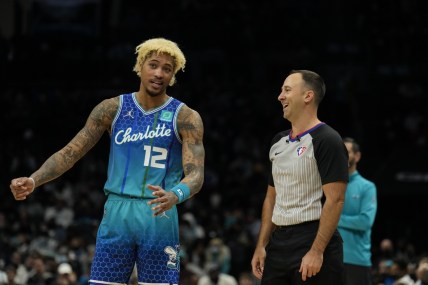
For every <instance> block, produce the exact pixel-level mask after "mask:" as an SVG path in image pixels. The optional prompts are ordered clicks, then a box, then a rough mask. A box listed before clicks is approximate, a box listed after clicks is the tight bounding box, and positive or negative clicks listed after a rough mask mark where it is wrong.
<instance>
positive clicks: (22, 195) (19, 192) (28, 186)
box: [10, 177, 36, 201]
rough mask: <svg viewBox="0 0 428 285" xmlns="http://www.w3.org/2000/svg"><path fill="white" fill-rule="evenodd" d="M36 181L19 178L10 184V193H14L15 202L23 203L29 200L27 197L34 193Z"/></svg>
mask: <svg viewBox="0 0 428 285" xmlns="http://www.w3.org/2000/svg"><path fill="white" fill-rule="evenodd" d="M35 186H36V185H34V180H33V179H31V178H28V177H19V178H15V179H12V181H11V182H10V191H12V194H13V197H15V200H18V201H21V200H25V199H27V196H28V195H30V194H31V193H33V191H34V188H35Z"/></svg>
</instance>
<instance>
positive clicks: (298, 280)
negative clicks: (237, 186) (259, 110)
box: [251, 70, 348, 285]
mask: <svg viewBox="0 0 428 285" xmlns="http://www.w3.org/2000/svg"><path fill="white" fill-rule="evenodd" d="M324 94H325V84H324V80H323V79H322V78H321V76H319V75H318V74H317V73H315V72H313V71H309V70H292V71H291V72H290V74H289V75H288V76H287V78H286V79H285V81H284V84H283V86H282V88H281V94H280V95H279V97H278V100H279V101H280V102H281V105H282V107H283V112H284V118H285V119H287V120H288V121H290V123H291V129H290V130H287V131H283V132H280V133H278V134H277V135H276V136H275V137H274V138H273V140H272V144H271V148H270V152H269V158H270V160H271V168H272V171H271V175H270V179H269V184H268V188H267V193H266V197H265V200H264V204H263V210H262V223H261V227H260V232H259V238H258V242H257V245H256V249H255V252H254V255H253V258H252V261H251V265H252V270H253V274H254V275H255V276H256V277H257V278H259V279H261V285H279V284H281V285H296V284H305V285H314V284H317V285H318V284H325V285H342V284H343V247H342V239H341V236H340V234H339V232H338V231H337V224H338V221H339V218H340V214H341V211H342V207H343V202H344V198H345V190H346V186H347V182H348V167H347V166H348V153H347V150H346V148H345V146H344V143H343V141H342V138H341V136H340V135H339V134H338V133H337V132H336V131H335V130H334V129H333V128H332V127H330V126H329V125H327V124H326V123H324V122H321V121H320V120H319V119H318V115H317V110H318V106H319V104H320V102H321V100H322V99H323V97H324Z"/></svg>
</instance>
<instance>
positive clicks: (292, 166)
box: [269, 123, 348, 226]
mask: <svg viewBox="0 0 428 285" xmlns="http://www.w3.org/2000/svg"><path fill="white" fill-rule="evenodd" d="M290 132H291V130H287V131H283V132H280V133H278V134H277V135H276V136H275V137H274V139H273V140H272V145H271V148H270V152H269V158H270V160H271V162H272V165H271V167H272V171H271V176H270V178H269V184H270V185H271V186H274V187H275V190H276V201H275V207H274V210H273V215H272V222H273V223H274V224H276V225H281V226H288V225H295V224H300V223H303V222H307V221H313V220H319V219H320V216H321V208H322V198H323V196H324V195H323V190H322V185H324V184H327V183H330V182H337V181H345V182H347V181H348V152H347V150H346V147H345V145H344V143H343V141H342V138H341V137H340V135H339V134H338V133H337V132H336V131H335V130H334V129H333V128H331V127H330V126H328V125H327V124H325V123H320V124H318V125H316V126H315V127H313V128H311V129H309V130H307V131H305V132H304V133H301V134H298V135H297V136H296V137H295V138H292V136H291V135H290Z"/></svg>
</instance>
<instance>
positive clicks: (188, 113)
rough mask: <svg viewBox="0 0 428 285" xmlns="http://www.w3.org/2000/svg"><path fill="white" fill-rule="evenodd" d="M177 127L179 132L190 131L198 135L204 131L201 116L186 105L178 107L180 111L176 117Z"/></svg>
mask: <svg viewBox="0 0 428 285" xmlns="http://www.w3.org/2000/svg"><path fill="white" fill-rule="evenodd" d="M177 128H178V131H179V132H180V133H182V132H192V133H195V134H196V135H198V136H202V134H203V131H204V125H203V122H202V118H201V116H200V115H199V113H198V112H197V111H195V110H193V109H191V108H189V107H188V106H187V105H184V106H183V107H182V108H181V109H180V113H179V114H178V117H177Z"/></svg>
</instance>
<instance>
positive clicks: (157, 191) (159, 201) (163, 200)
mask: <svg viewBox="0 0 428 285" xmlns="http://www.w3.org/2000/svg"><path fill="white" fill-rule="evenodd" d="M147 188H149V190H152V191H153V195H154V196H157V198H155V199H152V200H150V201H149V202H148V203H147V205H154V206H153V207H152V210H153V211H154V215H155V216H159V215H160V214H162V213H164V212H165V211H168V210H169V209H171V208H172V206H174V205H175V204H177V203H178V197H177V195H175V194H174V193H173V192H169V191H165V190H164V189H162V187H160V186H154V185H147Z"/></svg>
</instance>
